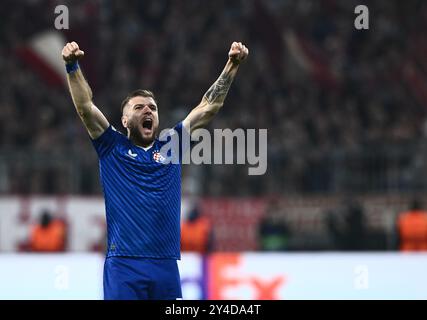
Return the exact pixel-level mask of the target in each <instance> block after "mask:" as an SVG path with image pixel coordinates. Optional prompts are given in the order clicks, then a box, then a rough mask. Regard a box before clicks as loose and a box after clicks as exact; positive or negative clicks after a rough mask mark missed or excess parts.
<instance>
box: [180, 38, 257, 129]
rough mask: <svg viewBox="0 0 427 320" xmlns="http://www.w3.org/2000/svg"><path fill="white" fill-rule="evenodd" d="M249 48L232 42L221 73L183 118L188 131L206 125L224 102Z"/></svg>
mask: <svg viewBox="0 0 427 320" xmlns="http://www.w3.org/2000/svg"><path fill="white" fill-rule="evenodd" d="M248 54H249V50H248V49H247V48H246V47H245V46H244V45H243V44H242V43H241V42H233V44H232V45H231V49H230V51H229V53H228V61H227V64H226V65H225V67H224V70H223V71H222V73H221V75H220V76H219V77H218V79H217V80H216V81H215V82H214V84H213V85H212V86H211V87H210V88H209V89H208V91H206V93H205V94H204V96H203V98H202V101H201V102H200V103H199V105H198V106H197V107H195V108H194V109H193V110H192V111H191V112H190V114H189V115H188V116H187V117H186V118H185V120H184V122H183V125H184V127H185V128H186V129H187V130H188V131H191V132H192V131H193V130H195V129H198V128H201V127H204V126H206V125H207V124H208V123H209V122H210V121H211V120H212V118H213V117H214V116H215V115H216V113H217V112H218V111H219V109H221V107H222V105H223V104H224V100H225V97H226V96H227V93H228V90H229V89H230V86H231V83H232V82H233V79H234V77H235V76H236V73H237V69H238V68H239V64H240V62H242V61H243V60H245V59H246V57H247V56H248Z"/></svg>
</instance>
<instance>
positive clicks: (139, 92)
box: [120, 89, 157, 113]
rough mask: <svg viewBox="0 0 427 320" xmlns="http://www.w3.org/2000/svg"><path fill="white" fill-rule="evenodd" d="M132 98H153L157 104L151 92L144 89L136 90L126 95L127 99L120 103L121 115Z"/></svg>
mask: <svg viewBox="0 0 427 320" xmlns="http://www.w3.org/2000/svg"><path fill="white" fill-rule="evenodd" d="M134 97H148V98H153V100H154V102H155V103H156V104H157V101H156V97H155V96H154V93H153V92H151V91H150V90H146V89H137V90H135V91H132V92H131V93H129V94H128V95H127V97H126V98H125V99H124V100H123V101H122V104H121V105H120V110H121V111H122V113H123V109H124V108H125V106H126V105H127V104H128V102H129V100H130V99H132V98H134Z"/></svg>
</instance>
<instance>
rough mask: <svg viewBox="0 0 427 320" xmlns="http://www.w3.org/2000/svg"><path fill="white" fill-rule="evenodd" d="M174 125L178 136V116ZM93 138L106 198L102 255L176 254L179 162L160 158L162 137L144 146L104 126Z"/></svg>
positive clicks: (163, 255) (178, 240) (176, 256)
mask: <svg viewBox="0 0 427 320" xmlns="http://www.w3.org/2000/svg"><path fill="white" fill-rule="evenodd" d="M174 130H175V132H176V134H178V138H179V141H180V142H181V141H182V133H183V130H184V129H183V125H182V122H180V123H179V124H178V125H176V126H175V128H174ZM185 133H186V132H185ZM186 134H187V133H186ZM169 140H170V139H169ZM92 143H93V145H94V147H95V150H96V152H97V154H98V157H99V171H100V178H101V183H102V187H103V193H104V198H105V210H106V220H107V237H108V241H107V243H108V250H107V257H108V256H135V257H146V258H167V259H180V211H181V164H180V163H167V164H165V162H164V161H163V160H164V157H163V156H162V154H161V153H160V150H161V148H162V146H164V145H165V143H167V141H160V140H159V139H156V140H155V141H154V144H153V146H152V147H151V148H149V149H148V150H145V149H143V148H141V147H138V146H136V145H135V144H133V143H132V142H131V141H130V140H129V138H128V137H127V136H125V135H123V134H122V133H120V132H118V131H116V130H115V129H114V128H113V127H112V126H109V127H108V129H107V130H106V131H105V132H104V133H103V134H102V135H101V136H100V137H98V138H97V139H94V140H92ZM180 151H182V150H181V147H180Z"/></svg>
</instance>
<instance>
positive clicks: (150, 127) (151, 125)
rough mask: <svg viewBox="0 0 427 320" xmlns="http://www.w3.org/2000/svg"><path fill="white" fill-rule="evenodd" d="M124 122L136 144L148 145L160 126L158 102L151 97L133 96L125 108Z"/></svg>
mask: <svg viewBox="0 0 427 320" xmlns="http://www.w3.org/2000/svg"><path fill="white" fill-rule="evenodd" d="M122 124H123V126H124V127H125V128H126V129H127V131H128V136H129V138H130V139H131V140H132V142H134V143H135V144H136V145H139V146H142V147H147V146H149V145H151V144H152V143H153V141H154V139H155V138H156V135H157V131H158V128H159V114H158V110H157V104H156V102H155V101H154V99H153V98H151V97H142V96H138V97H133V98H132V99H130V100H129V102H128V103H127V105H126V106H125V108H124V109H123V116H122Z"/></svg>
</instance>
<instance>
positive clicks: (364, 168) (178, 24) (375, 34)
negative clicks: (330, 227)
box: [0, 0, 427, 196]
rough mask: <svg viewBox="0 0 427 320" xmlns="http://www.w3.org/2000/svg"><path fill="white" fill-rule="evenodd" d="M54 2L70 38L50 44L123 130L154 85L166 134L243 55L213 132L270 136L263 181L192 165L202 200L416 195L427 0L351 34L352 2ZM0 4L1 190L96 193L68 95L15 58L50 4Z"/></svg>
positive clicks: (421, 181) (420, 183) (425, 154)
mask: <svg viewBox="0 0 427 320" xmlns="http://www.w3.org/2000/svg"><path fill="white" fill-rule="evenodd" d="M64 4H66V5H67V6H68V7H69V12H70V26H72V27H71V28H70V30H68V31H64V32H63V33H62V34H64V35H65V36H66V37H67V40H68V41H71V40H76V41H77V42H78V43H79V44H81V46H82V48H83V49H84V50H85V52H86V56H85V59H84V60H83V61H82V67H83V70H84V72H85V74H86V75H87V78H88V81H89V83H90V84H91V86H92V87H93V89H94V92H93V94H94V100H95V102H96V104H97V105H99V107H100V108H101V109H102V111H103V112H104V113H105V114H106V116H107V117H108V119H109V120H110V122H111V124H113V125H114V126H115V127H116V128H117V129H119V130H120V128H121V125H120V111H119V108H118V106H119V104H120V101H121V99H122V98H123V97H124V96H125V94H126V93H127V92H129V91H130V90H132V89H135V88H137V87H143V88H147V89H152V90H153V91H154V92H155V93H156V95H157V96H158V100H159V112H160V118H161V119H162V127H163V126H165V127H166V126H172V125H173V124H174V123H176V121H179V120H182V115H185V114H186V113H188V112H189V111H190V109H191V107H192V106H194V105H195V104H196V103H197V102H198V101H199V99H200V98H201V95H202V94H203V93H204V92H205V91H206V90H207V89H208V87H209V86H210V84H211V83H212V81H213V80H214V78H215V77H216V76H217V75H218V72H219V70H220V69H221V67H222V66H223V63H224V58H226V56H224V52H225V50H226V49H227V47H228V46H229V45H230V43H231V41H234V40H236V39H239V40H242V41H244V42H245V43H248V46H249V48H250V50H251V55H250V57H249V59H248V61H247V66H246V67H245V69H244V70H242V79H240V80H242V81H240V80H239V81H236V83H234V84H233V87H232V89H231V90H230V94H229V97H228V98H227V101H226V103H225V105H224V108H223V110H221V112H220V113H219V114H218V116H217V118H216V119H215V121H214V122H213V123H212V126H211V128H212V127H215V128H225V127H228V128H267V129H268V141H269V144H268V170H267V172H266V174H265V175H263V176H257V177H256V178H254V177H250V176H248V175H247V170H240V169H239V168H237V166H233V167H232V170H230V168H229V167H230V166H209V165H206V166H203V169H202V173H201V174H200V179H201V180H202V183H201V185H202V190H201V194H209V195H214V196H216V195H228V196H230V195H233V196H248V195H263V194H269V193H272V192H290V193H301V192H307V193H309V192H335V191H337V190H340V191H347V190H350V191H357V192H359V191H360V192H365V191H368V192H369V191H387V190H388V189H391V188H394V189H393V190H396V188H399V189H398V191H401V190H408V189H409V190H410V189H411V188H416V187H423V188H424V190H427V183H426V181H427V177H426V175H427V170H426V168H425V166H426V165H425V163H427V161H426V159H427V148H424V150H420V148H419V147H420V145H421V144H422V141H425V137H423V134H422V131H423V129H424V128H425V123H426V114H427V112H426V110H427V108H426V106H427V99H426V95H425V92H426V84H427V72H426V71H427V64H426V62H425V54H424V53H425V52H426V50H427V42H426V40H425V39H426V37H425V35H424V34H423V30H425V29H426V24H427V23H426V21H427V20H426V19H424V17H425V16H426V14H427V2H425V1H421V0H414V1H405V2H398V1H382V0H372V1H370V2H369V9H370V10H371V11H372V12H375V13H376V16H375V17H376V18H375V26H376V27H375V28H371V29H370V30H369V31H358V30H355V29H354V24H353V20H354V14H353V12H354V3H353V2H351V1H337V0H331V1H327V5H326V4H325V3H323V2H321V1H316V0H307V1H277V0H265V1H254V0H236V1H233V2H232V3H231V2H230V1H225V0H218V1H212V2H206V1H167V0H156V1H144V2H141V1H129V2H126V4H124V2H120V1H98V0H88V1H67V0H64ZM2 5H3V7H2V10H3V12H9V13H10V14H8V15H4V16H3V17H2V19H1V21H0V72H1V73H2V75H4V76H3V77H2V78H1V79H0V131H1V135H0V153H1V155H2V156H4V157H2V159H1V161H0V182H1V183H0V191H1V192H3V193H18V194H22V193H51V194H53V193H55V192H58V190H59V191H60V192H63V193H85V194H86V193H100V192H101V188H100V187H99V182H98V175H97V171H96V170H93V167H94V164H95V163H96V157H95V154H94V152H93V150H92V149H91V146H90V141H89V139H88V136H87V133H86V132H85V130H84V128H83V126H82V125H81V122H80V120H79V119H78V116H77V115H76V113H75V109H74V107H73V105H72V102H71V99H70V97H69V94H68V93H67V89H66V88H65V87H64V88H54V87H52V86H50V85H49V84H48V83H45V82H44V81H41V78H40V77H39V75H38V74H37V73H36V72H34V70H33V69H32V68H31V67H30V66H29V65H28V64H26V63H25V62H24V61H23V60H22V58H21V57H20V56H19V55H17V54H15V50H16V49H17V48H19V47H20V46H22V45H23V44H25V43H29V42H31V40H32V39H33V38H34V37H35V36H37V35H39V34H40V33H41V32H44V31H46V30H50V31H54V30H53V25H52V19H53V14H52V12H54V7H55V5H56V2H55V1H46V0H40V1H5V2H4V3H2ZM196 13H197V14H196ZM22 21H26V23H25V24H23V23H22ZM182 21H185V22H186V23H182ZM88 30H90V32H88ZM58 32H59V31H58ZM111 48H114V50H113V51H111V50H110V49H111ZM104 52H110V53H111V54H109V55H108V56H107V55H105V54H103V53H104ZM52 54H53V53H52ZM58 54H59V52H58ZM304 62H305V63H304ZM267 74H268V75H273V76H268V77H267V76H263V75H267ZM266 106H268V107H266ZM34 110H37V112H36V113H35V112H34ZM10 119H20V121H19V123H17V122H15V121H10ZM63 146H66V152H64V150H63V148H65V147H63ZM13 148H15V149H16V151H15V152H14V150H12V149H13ZM420 151H422V152H421V153H420V154H418V153H419V152H420ZM20 152H22V153H23V154H25V155H27V154H31V155H34V158H32V161H26V157H23V156H21V153H20ZM61 155H66V157H64V156H63V157H62V158H61ZM414 155H415V156H414ZM44 156H45V157H48V158H49V162H46V161H44ZM379 167H380V168H379ZM245 169H246V168H245ZM379 169H381V170H379ZM395 171H396V172H395ZM52 177H55V179H52ZM184 178H185V177H184ZM207 182H208V183H207ZM218 186H219V187H218Z"/></svg>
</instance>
